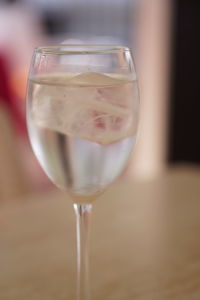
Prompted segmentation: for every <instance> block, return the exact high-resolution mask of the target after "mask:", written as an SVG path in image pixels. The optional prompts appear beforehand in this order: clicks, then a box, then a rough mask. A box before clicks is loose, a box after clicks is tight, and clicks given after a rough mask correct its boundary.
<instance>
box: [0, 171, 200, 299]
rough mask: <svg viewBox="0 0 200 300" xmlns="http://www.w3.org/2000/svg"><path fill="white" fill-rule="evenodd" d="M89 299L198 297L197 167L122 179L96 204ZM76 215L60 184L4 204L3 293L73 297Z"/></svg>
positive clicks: (0, 219)
mask: <svg viewBox="0 0 200 300" xmlns="http://www.w3.org/2000/svg"><path fill="white" fill-rule="evenodd" d="M92 225H93V226H92V235H91V291H92V297H91V300H107V299H108V300H122V299H123V300H134V299H137V300H165V299H166V300H168V299H170V300H173V299H180V300H186V299H187V300H193V299H195V300H199V299H200V170H198V169H196V170H193V169H178V170H177V169H176V170H171V171H169V172H167V173H166V174H164V175H163V176H160V178H159V179H156V180H152V181H148V182H134V183H127V182H126V183H118V184H116V185H115V186H113V187H111V188H110V189H109V190H108V191H107V192H106V193H105V194H104V195H103V196H101V198H99V199H98V200H97V201H96V203H95V205H94V209H93V217H92ZM75 251H76V240H75V217H74V213H73V209H72V205H71V201H70V200H69V199H68V197H67V196H66V195H64V194H61V193H60V192H59V191H54V192H48V193H46V194H45V195H43V196H42V195H39V196H32V197H29V198H28V199H23V201H22V203H21V204H19V205H17V204H15V205H12V206H11V205H1V206H0V300H25V299H26V300H38V299H40V300H68V299H69V300H73V299H75V278H76V274H75V273H76V272H75V270H76V268H75V264H76V255H75V253H76V252H75Z"/></svg>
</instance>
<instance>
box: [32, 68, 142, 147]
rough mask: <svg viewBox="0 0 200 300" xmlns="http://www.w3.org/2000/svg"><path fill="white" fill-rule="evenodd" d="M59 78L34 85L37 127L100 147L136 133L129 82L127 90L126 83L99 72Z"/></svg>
mask: <svg viewBox="0 0 200 300" xmlns="http://www.w3.org/2000/svg"><path fill="white" fill-rule="evenodd" d="M58 78H59V76H57V80H56V83H55V76H54V80H53V76H51V77H50V75H49V78H47V79H46V81H45V84H44V80H43V84H40V85H38V84H37V85H36V86H35V89H34V91H33V111H32V113H33V118H34V121H35V122H36V123H37V125H39V126H42V127H45V128H49V129H52V130H56V131H58V132H61V133H64V134H68V135H72V136H78V137H80V138H83V139H89V140H92V141H94V142H97V143H101V144H109V143H113V142H115V141H117V140H120V139H122V138H125V137H127V136H130V135H133V134H134V133H135V131H136V126H137V124H136V123H137V120H133V111H132V110H133V107H132V104H133V98H132V86H131V85H130V83H129V85H130V87H129V88H128V87H126V85H127V82H126V81H124V80H119V79H118V78H117V79H116V78H112V77H109V76H107V75H103V74H98V73H85V74H79V75H76V76H73V77H72V76H71V77H70V76H67V77H66V80H64V77H63V75H62V76H60V80H59V79H58ZM39 81H40V82H41V80H37V82H39ZM52 82H53V83H54V84H55V85H53V84H52ZM63 82H65V84H63ZM123 83H124V84H123Z"/></svg>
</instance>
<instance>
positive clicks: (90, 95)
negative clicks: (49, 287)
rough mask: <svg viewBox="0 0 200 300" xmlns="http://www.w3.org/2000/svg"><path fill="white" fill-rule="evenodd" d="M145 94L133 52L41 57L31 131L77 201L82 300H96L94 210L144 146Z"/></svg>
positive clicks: (46, 165) (64, 50)
mask: <svg viewBox="0 0 200 300" xmlns="http://www.w3.org/2000/svg"><path fill="white" fill-rule="evenodd" d="M138 114H139V94H138V86H137V78H136V72H135V68H134V63H133V59H132V54H131V50H130V49H129V48H127V47H123V46H115V45H57V46H47V47H38V48H36V49H35V51H34V54H33V58H32V63H31V67H30V73H29V82H28V91H27V126H28V132H29V138H30V141H31V145H32V148H33V151H34V153H35V156H36V157H37V159H38V161H39V163H40V165H41V167H42V168H43V170H44V172H45V173H46V174H47V176H48V177H49V178H50V180H51V181H52V182H53V183H54V184H55V185H56V186H57V187H58V188H60V189H64V190H66V191H67V192H68V193H69V194H70V195H71V199H72V200H73V206H74V209H75V213H76V220H77V299H78V300H86V299H87V300H88V299H89V294H90V293H89V277H88V276H89V275H88V239H89V226H90V215H91V210H92V202H93V201H94V200H95V199H96V198H97V197H98V195H99V194H101V193H102V192H103V191H104V190H105V189H106V188H107V187H108V186H109V185H110V184H111V183H112V182H113V181H114V180H115V179H116V178H117V177H119V175H120V174H121V173H122V171H123V170H124V168H125V166H126V164H127V162H128V159H129V157H130V155H131V152H132V149H133V146H134V144H135V140H136V134H137V127H138Z"/></svg>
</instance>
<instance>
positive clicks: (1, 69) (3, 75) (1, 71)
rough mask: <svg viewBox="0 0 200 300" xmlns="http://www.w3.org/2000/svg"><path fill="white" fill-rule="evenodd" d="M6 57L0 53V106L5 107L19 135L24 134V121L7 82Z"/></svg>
mask: <svg viewBox="0 0 200 300" xmlns="http://www.w3.org/2000/svg"><path fill="white" fill-rule="evenodd" d="M8 70H9V69H8V60H7V57H6V56H5V55H3V54H1V53H0V105H2V104H3V105H4V106H6V108H7V109H8V111H9V113H10V115H11V117H12V120H13V121H14V125H16V126H15V128H16V129H18V130H19V131H20V132H21V133H23V134H24V133H25V132H26V129H25V128H26V127H25V120H24V118H23V116H22V113H21V112H20V110H19V108H18V106H17V101H18V100H17V99H15V96H14V95H13V93H12V90H11V87H10V82H9V71H8Z"/></svg>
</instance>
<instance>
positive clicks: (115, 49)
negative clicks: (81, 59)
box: [34, 44, 131, 55]
mask: <svg viewBox="0 0 200 300" xmlns="http://www.w3.org/2000/svg"><path fill="white" fill-rule="evenodd" d="M63 48H65V49H63ZM127 51H128V52H131V48H129V47H127V46H119V45H112V44H58V45H53V46H39V47H36V48H35V50H34V52H35V53H40V54H56V55H64V54H66V55H67V54H81V55H82V54H105V53H110V54H111V53H120V52H122V53H123V52H127Z"/></svg>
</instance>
